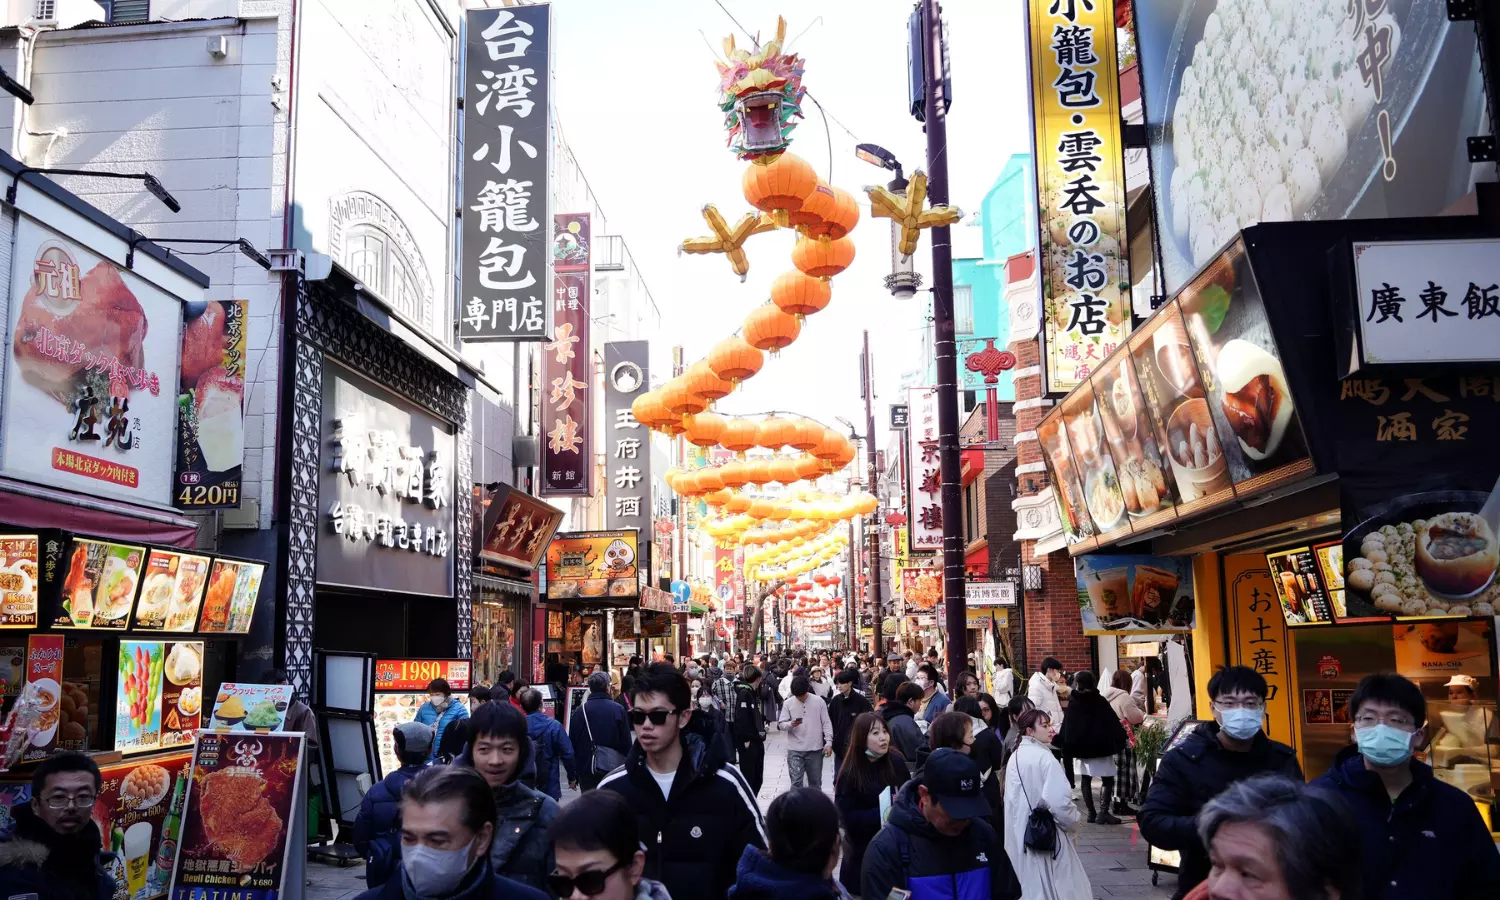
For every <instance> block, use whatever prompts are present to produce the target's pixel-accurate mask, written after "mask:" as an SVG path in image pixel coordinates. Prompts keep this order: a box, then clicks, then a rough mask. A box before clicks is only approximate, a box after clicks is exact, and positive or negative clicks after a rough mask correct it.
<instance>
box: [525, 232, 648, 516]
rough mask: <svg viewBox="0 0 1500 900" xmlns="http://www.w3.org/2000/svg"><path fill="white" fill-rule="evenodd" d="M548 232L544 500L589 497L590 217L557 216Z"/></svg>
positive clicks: (591, 453)
mask: <svg viewBox="0 0 1500 900" xmlns="http://www.w3.org/2000/svg"><path fill="white" fill-rule="evenodd" d="M552 232H553V238H552V266H553V269H554V270H555V271H556V274H555V275H554V276H553V277H552V297H551V299H550V303H551V309H552V321H553V322H554V323H555V329H556V330H555V331H554V332H553V335H552V340H550V341H548V342H547V343H546V344H543V345H542V385H541V405H542V415H541V424H542V434H543V436H544V437H545V438H546V440H545V442H544V444H543V446H542V495H543V496H547V497H559V496H578V497H587V496H589V495H591V494H593V492H594V484H593V474H594V466H593V459H594V441H593V424H592V423H593V421H594V415H593V409H594V401H593V390H594V385H593V370H594V366H593V357H592V355H591V353H590V350H589V347H590V343H589V322H590V318H589V284H590V279H589V240H590V237H591V235H590V231H589V215H588V214H587V213H558V214H557V215H556V216H555V217H554V218H553V224H552ZM626 406H627V408H628V406H629V404H628V403H627V404H626ZM632 421H633V420H632Z"/></svg>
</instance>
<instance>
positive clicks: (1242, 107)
mask: <svg viewBox="0 0 1500 900" xmlns="http://www.w3.org/2000/svg"><path fill="white" fill-rule="evenodd" d="M1134 6H1135V19H1136V33H1137V35H1138V39H1139V60H1140V73H1141V87H1142V95H1143V97H1144V100H1145V118H1146V128H1147V135H1148V141H1149V144H1150V158H1151V181H1152V183H1153V184H1155V185H1160V186H1162V189H1160V190H1157V191H1156V192H1155V196H1156V202H1157V209H1156V221H1158V222H1161V223H1162V224H1163V226H1164V227H1163V228H1162V229H1161V238H1160V240H1161V254H1162V257H1163V263H1164V267H1165V276H1166V277H1165V288H1166V291H1167V293H1171V292H1173V291H1176V290H1177V289H1178V288H1180V287H1181V286H1182V285H1183V284H1185V283H1186V282H1187V280H1188V279H1189V278H1190V277H1191V276H1192V274H1193V272H1194V271H1195V270H1196V269H1197V268H1198V267H1200V266H1202V265H1204V264H1205V263H1207V262H1208V261H1209V260H1210V259H1212V257H1213V256H1214V254H1215V253H1217V252H1218V250H1219V248H1220V247H1222V246H1223V245H1224V244H1225V243H1226V242H1227V241H1228V240H1229V239H1230V238H1231V237H1233V236H1234V234H1235V232H1237V231H1238V230H1239V229H1240V228H1243V227H1245V226H1247V225H1250V224H1253V223H1255V222H1271V221H1286V220H1292V219H1354V218H1385V217H1401V216H1433V215H1439V214H1441V213H1443V212H1444V211H1448V210H1451V209H1453V208H1455V207H1457V206H1461V201H1462V198H1463V197H1464V196H1465V195H1466V194H1468V193H1469V192H1470V191H1471V190H1472V189H1473V184H1472V182H1473V178H1474V173H1473V170H1472V169H1471V165H1470V163H1469V159H1468V155H1467V153H1466V152H1465V148H1464V147H1463V146H1460V145H1458V144H1454V143H1453V142H1452V141H1451V140H1449V138H1448V136H1449V135H1454V134H1465V135H1467V134H1480V133H1482V129H1483V128H1484V127H1485V126H1484V125H1482V124H1481V123H1482V122H1483V121H1484V110H1485V92H1484V89H1483V86H1482V84H1481V80H1480V70H1479V67H1478V66H1477V65H1475V61H1476V60H1477V59H1478V58H1479V50H1478V48H1477V46H1476V41H1475V32H1474V26H1473V24H1472V23H1470V22H1464V21H1449V18H1448V15H1447V11H1446V7H1445V5H1444V4H1442V3H1436V4H1434V3H1426V2H1420V0H1380V2H1364V3H1348V2H1346V0H1305V2H1300V3H1285V4H1283V3H1276V4H1270V5H1269V6H1268V5H1265V4H1249V3H1244V2H1216V0H1142V2H1137V3H1135V4H1134ZM1475 129H1480V130H1475Z"/></svg>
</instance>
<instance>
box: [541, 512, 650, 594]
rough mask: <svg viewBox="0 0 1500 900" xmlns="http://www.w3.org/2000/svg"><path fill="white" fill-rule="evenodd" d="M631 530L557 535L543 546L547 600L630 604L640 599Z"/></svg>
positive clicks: (635, 550)
mask: <svg viewBox="0 0 1500 900" xmlns="http://www.w3.org/2000/svg"><path fill="white" fill-rule="evenodd" d="M638 539H639V538H638V535H637V534H636V532H635V531H634V530H625V531H578V532H569V533H564V534H559V535H557V536H556V537H554V538H553V539H552V543H551V544H549V545H548V546H547V597H548V598H549V599H552V600H595V601H598V600H601V599H603V598H605V597H608V598H609V599H610V600H612V601H616V602H626V601H628V602H629V603H630V604H633V603H634V601H635V598H636V597H637V596H639V595H640V582H639V580H638V579H639V569H638V568H637V567H638V564H639V563H638V558H637V553H638V544H637V541H638Z"/></svg>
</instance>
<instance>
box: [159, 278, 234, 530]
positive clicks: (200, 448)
mask: <svg viewBox="0 0 1500 900" xmlns="http://www.w3.org/2000/svg"><path fill="white" fill-rule="evenodd" d="M249 306H250V305H249V303H248V302H247V301H244V300H209V301H207V302H204V303H189V304H186V305H185V307H184V309H185V311H186V317H187V321H186V322H185V323H184V324H183V329H182V365H181V368H180V369H179V370H178V379H177V464H176V466H175V468H174V472H173V474H174V475H175V477H174V479H173V485H172V505H173V506H176V507H177V508H178V509H235V508H237V507H238V506H239V505H240V478H241V475H242V466H243V464H244V461H245V342H246V341H245V338H246V334H247V333H248V332H249V330H250V329H249V321H248V319H247V316H248V313H249Z"/></svg>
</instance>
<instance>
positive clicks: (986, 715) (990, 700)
mask: <svg viewBox="0 0 1500 900" xmlns="http://www.w3.org/2000/svg"><path fill="white" fill-rule="evenodd" d="M979 720H980V721H981V722H983V723H984V724H986V725H988V726H989V727H990V728H991V729H992V730H994V732H995V737H996V738H998V739H999V740H1001V741H1004V740H1005V735H1006V734H1008V733H1009V732H1010V716H1009V714H1007V712H1006V710H1005V707H1004V706H1003V705H1001V704H1000V703H998V702H996V700H995V698H994V697H992V696H990V695H989V694H986V693H984V692H982V691H981V692H980V694H979Z"/></svg>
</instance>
